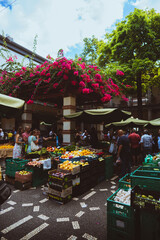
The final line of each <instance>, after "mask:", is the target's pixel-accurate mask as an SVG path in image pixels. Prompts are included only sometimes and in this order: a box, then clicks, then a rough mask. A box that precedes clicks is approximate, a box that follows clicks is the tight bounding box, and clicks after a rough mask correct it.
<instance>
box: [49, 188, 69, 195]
mask: <svg viewBox="0 0 160 240" xmlns="http://www.w3.org/2000/svg"><path fill="white" fill-rule="evenodd" d="M48 194H52V195H55V196H58V197H61V198H65V197H67V196H69V195H71V194H72V187H69V188H67V189H63V190H62V191H57V190H55V189H53V188H51V187H48Z"/></svg>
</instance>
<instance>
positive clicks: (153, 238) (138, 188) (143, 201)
mask: <svg viewBox="0 0 160 240" xmlns="http://www.w3.org/2000/svg"><path fill="white" fill-rule="evenodd" d="M131 184H132V187H133V189H132V206H133V207H134V208H135V209H136V211H137V218H136V221H137V222H138V223H139V224H138V225H137V232H139V239H140V240H143V239H145V240H158V239H160V201H159V199H160V167H158V166H153V165H152V166H151V165H150V166H145V165H144V166H142V167H139V168H138V169H136V170H135V171H134V172H133V173H132V174H131Z"/></svg>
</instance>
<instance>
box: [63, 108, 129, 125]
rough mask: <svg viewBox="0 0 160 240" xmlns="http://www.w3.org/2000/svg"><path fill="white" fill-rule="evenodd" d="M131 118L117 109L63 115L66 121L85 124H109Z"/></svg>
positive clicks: (127, 113)
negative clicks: (76, 120) (77, 121)
mask: <svg viewBox="0 0 160 240" xmlns="http://www.w3.org/2000/svg"><path fill="white" fill-rule="evenodd" d="M130 116H131V113H130V112H127V111H123V110H120V109H118V108H103V109H91V110H83V111H81V112H76V113H73V114H70V115H65V116H64V117H65V118H66V119H78V120H80V121H84V122H87V123H102V122H104V123H105V124H107V123H111V122H114V121H117V120H118V121H121V120H122V119H123V120H125V119H127V118H129V117H130Z"/></svg>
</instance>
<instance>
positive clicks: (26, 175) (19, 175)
mask: <svg viewBox="0 0 160 240" xmlns="http://www.w3.org/2000/svg"><path fill="white" fill-rule="evenodd" d="M15 181H18V182H21V183H26V182H31V181H32V173H31V172H28V171H25V170H22V171H19V172H16V174H15Z"/></svg>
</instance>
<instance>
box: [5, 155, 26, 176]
mask: <svg viewBox="0 0 160 240" xmlns="http://www.w3.org/2000/svg"><path fill="white" fill-rule="evenodd" d="M28 162H29V160H26V159H12V158H11V159H6V175H8V176H10V177H15V173H16V172H17V171H21V170H24V169H25V165H26V164H27V163H28Z"/></svg>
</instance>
